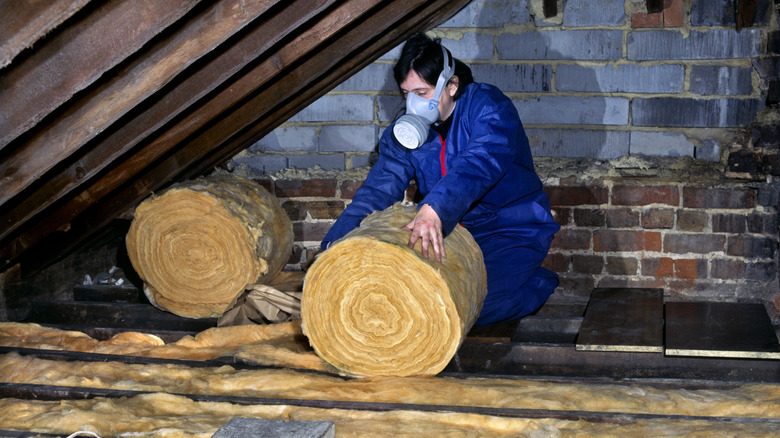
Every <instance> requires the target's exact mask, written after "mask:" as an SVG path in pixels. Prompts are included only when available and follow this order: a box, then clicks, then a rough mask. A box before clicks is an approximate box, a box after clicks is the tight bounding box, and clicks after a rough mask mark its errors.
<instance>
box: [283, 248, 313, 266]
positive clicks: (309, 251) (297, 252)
mask: <svg viewBox="0 0 780 438" xmlns="http://www.w3.org/2000/svg"><path fill="white" fill-rule="evenodd" d="M318 252H320V248H319V247H316V248H314V247H305V246H303V245H298V244H296V245H293V252H292V255H290V259H289V260H288V261H287V263H288V264H290V265H298V266H300V267H301V268H304V269H305V268H308V267H309V265H311V264H312V263H313V262H314V256H315V255H317V253H318Z"/></svg>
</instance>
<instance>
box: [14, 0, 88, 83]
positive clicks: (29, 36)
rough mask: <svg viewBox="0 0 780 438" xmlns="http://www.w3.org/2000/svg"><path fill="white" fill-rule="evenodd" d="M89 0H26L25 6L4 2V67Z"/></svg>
mask: <svg viewBox="0 0 780 438" xmlns="http://www.w3.org/2000/svg"><path fill="white" fill-rule="evenodd" d="M87 3H89V0H50V1H47V2H26V3H25V5H24V7H23V8H20V7H19V3H18V2H15V1H4V2H0V17H3V26H2V27H0V68H3V67H5V66H6V65H8V64H10V63H11V61H13V59H14V58H15V57H16V56H17V55H18V54H19V53H21V52H23V51H24V50H26V49H29V48H30V47H32V45H33V44H35V42H36V41H38V40H40V39H41V38H43V37H44V36H45V35H47V34H48V33H49V32H51V31H52V30H53V29H55V28H57V27H58V26H59V25H61V24H62V23H63V22H64V21H65V20H67V19H68V18H70V17H71V16H73V14H75V13H76V12H78V11H79V10H81V8H83V7H84V6H85V5H86V4H87Z"/></svg>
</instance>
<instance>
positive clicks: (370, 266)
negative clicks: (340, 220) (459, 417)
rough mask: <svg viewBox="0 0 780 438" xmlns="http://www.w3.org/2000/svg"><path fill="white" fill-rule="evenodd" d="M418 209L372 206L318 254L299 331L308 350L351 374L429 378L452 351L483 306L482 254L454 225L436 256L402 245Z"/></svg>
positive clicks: (308, 278)
mask: <svg viewBox="0 0 780 438" xmlns="http://www.w3.org/2000/svg"><path fill="white" fill-rule="evenodd" d="M415 213H416V209H415V208H414V207H413V206H405V205H402V204H400V203H398V204H395V205H393V206H391V207H390V208H388V209H386V210H384V211H380V212H374V213H372V214H371V215H369V216H368V217H367V218H366V219H364V220H363V222H361V224H360V226H359V227H358V228H356V229H355V230H353V231H351V232H350V233H349V234H347V235H346V236H344V238H342V239H340V240H339V241H338V242H335V243H334V244H332V245H331V247H330V248H328V249H327V250H326V251H324V252H322V253H321V254H319V256H318V257H317V259H316V260H315V262H314V263H313V264H312V266H311V267H310V268H309V270H308V271H307V273H306V277H305V280H304V286H303V298H302V301H301V320H302V324H303V330H304V333H305V334H306V336H307V337H308V338H309V343H310V344H311V346H312V348H314V351H315V352H316V353H317V354H318V355H319V356H320V358H322V359H323V360H324V361H326V362H328V363H329V364H330V365H332V366H334V367H335V368H337V369H338V370H340V371H341V372H342V373H344V374H346V375H350V376H356V377H370V376H431V375H435V374H438V373H439V372H440V371H441V370H442V369H444V367H445V366H446V365H447V364H448V363H449V361H450V360H451V359H452V357H453V356H454V355H455V352H456V350H457V349H458V347H459V346H460V344H461V343H462V341H463V339H464V337H465V335H466V333H467V332H468V331H469V329H470V328H471V327H472V326H473V325H474V322H475V321H476V319H477V316H478V315H479V312H480V310H481V308H482V303H483V301H484V299H485V294H486V293H487V275H486V273H485V264H484V260H483V258H482V252H481V250H480V249H479V246H478V245H477V243H476V242H475V241H474V238H473V237H472V236H471V234H470V233H469V232H468V231H467V230H466V229H465V228H463V227H461V226H460V225H458V226H456V227H455V229H454V230H453V231H452V232H451V233H450V234H449V235H448V236H447V237H446V238H445V239H444V242H445V252H446V254H447V257H446V258H443V259H442V262H441V263H440V262H437V261H436V260H435V259H434V258H433V256H431V258H430V259H426V258H424V257H423V256H422V254H421V249H420V242H419V241H418V242H417V245H416V247H415V249H414V250H412V249H410V248H409V247H408V246H407V243H408V241H409V236H410V231H406V230H403V229H402V227H403V226H404V225H406V224H407V223H409V221H411V220H412V218H413V217H414V215H415Z"/></svg>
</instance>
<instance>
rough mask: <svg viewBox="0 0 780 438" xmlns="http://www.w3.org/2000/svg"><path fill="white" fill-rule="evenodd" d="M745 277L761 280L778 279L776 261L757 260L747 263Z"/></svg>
mask: <svg viewBox="0 0 780 438" xmlns="http://www.w3.org/2000/svg"><path fill="white" fill-rule="evenodd" d="M745 278H746V279H748V280H755V281H761V282H767V281H773V280H774V281H777V263H776V262H756V263H748V264H747V265H745Z"/></svg>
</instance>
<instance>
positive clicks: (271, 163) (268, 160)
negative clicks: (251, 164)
mask: <svg viewBox="0 0 780 438" xmlns="http://www.w3.org/2000/svg"><path fill="white" fill-rule="evenodd" d="M259 158H260V161H261V162H262V163H263V173H272V172H278V171H280V170H283V169H286V168H287V157H285V156H279V155H262V156H260V157H259Z"/></svg>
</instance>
